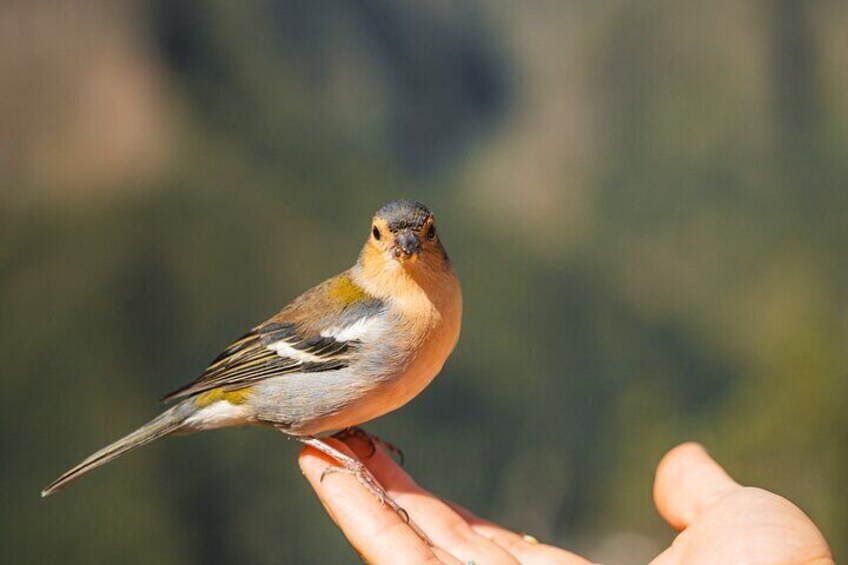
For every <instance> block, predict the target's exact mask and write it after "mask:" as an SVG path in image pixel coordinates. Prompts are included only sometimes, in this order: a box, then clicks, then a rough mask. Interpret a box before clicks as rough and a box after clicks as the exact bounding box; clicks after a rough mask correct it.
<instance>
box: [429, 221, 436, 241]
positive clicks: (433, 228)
mask: <svg viewBox="0 0 848 565" xmlns="http://www.w3.org/2000/svg"><path fill="white" fill-rule="evenodd" d="M435 237H436V224H430V228H429V229H428V230H427V239H434V238H435Z"/></svg>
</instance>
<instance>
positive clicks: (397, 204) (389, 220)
mask: <svg viewBox="0 0 848 565" xmlns="http://www.w3.org/2000/svg"><path fill="white" fill-rule="evenodd" d="M375 216H377V217H378V218H382V219H383V221H384V222H386V225H388V226H389V230H390V231H392V232H396V231H398V230H402V229H413V230H419V229H421V226H423V225H424V222H426V221H427V218H429V217H430V210H428V209H427V207H426V206H424V205H423V204H421V203H420V202H416V201H415V200H392V201H391V202H389V203H388V204H385V205H384V206H383V207H382V208H380V209H379V210H377V213H376V214H375Z"/></svg>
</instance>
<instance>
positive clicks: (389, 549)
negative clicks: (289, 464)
mask: <svg viewBox="0 0 848 565" xmlns="http://www.w3.org/2000/svg"><path fill="white" fill-rule="evenodd" d="M326 441H327V442H328V443H332V445H333V447H335V448H337V449H341V450H343V451H344V452H346V453H350V450H349V449H347V448H346V447H345V446H344V445H343V444H342V443H341V442H337V441H333V440H326ZM299 463H300V468H301V470H302V471H303V474H304V475H305V476H306V478H307V480H308V481H309V484H310V485H312V488H313V489H315V492H316V493H317V494H318V498H319V499H320V500H321V503H322V504H323V505H324V507H325V508H326V509H327V512H328V513H329V514H330V516H331V517H332V519H333V520H334V521H335V522H336V524H338V526H339V528H341V530H342V532H344V534H345V536H346V537H347V539H348V541H350V543H351V544H352V545H353V547H354V548H355V549H356V551H358V552H359V553H360V554H361V555H362V557H363V558H364V559H365V560H366V561H367V562H369V563H374V564H377V565H380V564H383V563H415V564H422V565H423V564H427V565H430V564H433V565H435V564H437V563H451V561H449V560H448V557H449V556H447V555H441V556H440V557H437V556H436V554H435V553H434V552H433V550H432V548H430V547H429V546H428V545H427V544H425V543H424V542H423V541H422V540H421V538H419V537H418V536H417V535H416V534H415V532H413V531H412V529H411V528H410V527H409V526H408V525H407V524H406V523H405V522H404V521H403V520H402V519H401V518H400V517H399V516H398V515H397V514H396V513H394V512H392V511H391V510H390V509H388V508H387V507H384V506H381V505H380V503H379V501H377V499H376V498H374V496H373V495H371V493H369V492H368V491H366V490H365V489H364V488H362V486H361V485H360V484H359V482H358V481H357V480H356V478H354V477H352V476H350V475H347V474H344V473H333V474H330V475H326V476H325V478H324V480H323V481H322V480H321V475H322V474H323V473H324V471H325V470H326V468H327V466H328V465H334V464H335V461H333V460H332V459H330V458H329V457H327V456H325V455H324V454H323V453H320V452H318V451H316V450H314V449H312V448H310V447H307V448H304V449H303V450H302V451H301V453H300V457H299ZM453 563H459V561H456V560H454V561H453Z"/></svg>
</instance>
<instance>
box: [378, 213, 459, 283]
mask: <svg viewBox="0 0 848 565" xmlns="http://www.w3.org/2000/svg"><path fill="white" fill-rule="evenodd" d="M362 260H364V261H374V262H381V263H383V266H384V267H393V268H396V267H401V268H403V269H405V270H410V271H414V270H417V269H422V268H429V269H430V270H441V269H445V268H447V267H448V266H449V261H448V256H447V253H446V252H445V249H444V247H442V243H441V241H440V239H439V235H438V234H437V233H436V222H435V218H433V214H431V213H430V210H428V209H427V207H426V206H424V205H423V204H421V203H420V202H416V201H414V200H392V201H391V202H389V203H388V204H386V205H384V206H383V207H382V208H380V209H379V210H377V212H376V213H375V214H374V217H373V218H372V220H371V233H370V234H369V237H368V241H367V242H366V243H365V249H364V251H363V256H362Z"/></svg>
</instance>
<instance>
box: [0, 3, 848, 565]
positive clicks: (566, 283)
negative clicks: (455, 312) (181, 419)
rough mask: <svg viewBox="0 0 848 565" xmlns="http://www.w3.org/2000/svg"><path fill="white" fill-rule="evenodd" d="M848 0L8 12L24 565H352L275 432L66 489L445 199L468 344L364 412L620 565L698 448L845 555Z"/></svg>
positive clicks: (4, 338) (10, 246)
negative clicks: (237, 348)
mask: <svg viewBox="0 0 848 565" xmlns="http://www.w3.org/2000/svg"><path fill="white" fill-rule="evenodd" d="M846 29H848V3H846V2H844V1H836V0H818V1H814V2H796V1H793V0H756V1H754V0H716V1H714V2H674V1H672V0H665V1H661V0H647V1H644V2H632V1H626V0H605V1H600V2H579V1H569V2H521V3H517V2H507V1H492V2H483V1H478V2H462V3H458V2H457V3H453V2H426V3H425V2H411V1H410V2H389V1H388V0H360V1H358V2H343V1H307V0H300V1H294V2H284V1H281V2H270V1H261V2H244V3H235V2H225V1H209V2H166V1H162V2H154V3H141V2H132V1H122V2H107V1H106V0H100V1H91V2H85V3H59V2H56V3H52V2H43V1H36V2H23V1H7V2H3V3H1V4H0V331H2V335H0V358H2V360H3V365H2V371H0V385H2V391H3V394H2V396H0V430H2V438H3V439H2V449H3V452H2V455H3V463H2V483H0V484H2V487H0V488H2V508H0V531H2V543H0V560H2V561H3V562H4V563H59V562H61V563H116V562H121V563H127V564H130V563H153V562H158V563H220V564H226V563H259V564H261V563H341V562H348V563H354V562H357V557H356V555H355V554H354V553H353V552H352V551H351V550H350V549H349V548H348V547H347V545H346V543H345V542H344V539H343V538H342V536H341V535H340V534H339V533H338V532H337V531H336V530H335V528H334V527H333V526H332V525H331V522H330V520H329V519H328V518H327V517H326V516H325V515H324V513H323V511H322V510H321V508H320V507H319V504H318V503H317V502H316V500H315V499H314V497H313V495H312V494H311V492H310V491H309V489H308V487H307V485H306V483H305V481H304V480H303V478H302V477H301V475H300V474H299V472H298V469H297V465H296V454H297V450H298V446H297V445H295V444H294V443H292V442H290V441H286V440H285V439H284V438H282V437H281V436H280V435H279V434H275V433H273V432H271V431H266V430H258V429H248V430H224V431H218V432H212V433H208V434H201V435H198V436H193V437H190V438H175V439H169V440H166V441H163V442H160V443H157V444H155V445H153V446H150V447H147V448H145V449H143V450H141V451H139V452H136V453H134V454H132V455H131V456H128V457H126V458H125V459H122V460H120V461H118V462H116V463H114V464H112V465H110V466H108V467H107V468H104V469H103V470H100V471H98V472H96V473H94V474H93V475H91V476H90V477H87V478H86V479H85V480H83V481H81V482H80V483H78V484H76V485H74V486H73V488H70V489H68V490H67V491H65V492H62V493H61V494H60V495H58V496H56V497H55V498H51V499H49V500H46V501H41V500H40V499H39V496H38V493H39V490H40V489H41V487H43V486H44V485H45V484H46V483H47V482H48V481H50V480H51V479H53V478H55V476H56V475H57V474H58V473H60V472H61V471H63V470H65V469H66V468H67V467H68V466H69V465H71V464H73V463H76V462H77V461H78V460H79V459H81V458H82V457H83V456H85V455H87V454H89V453H90V452H91V451H93V450H94V449H96V448H99V447H101V446H102V445H104V444H105V443H107V442H109V441H111V440H113V439H115V438H117V437H118V436H120V435H123V434H124V433H125V432H127V431H129V430H131V429H133V428H134V427H135V426H137V425H139V424H141V423H142V422H144V421H146V420H147V419H148V418H150V417H152V416H153V415H155V414H156V413H157V411H158V410H159V409H160V406H159V405H158V404H157V402H156V400H157V399H158V398H159V397H160V396H161V395H162V394H163V393H165V392H167V391H170V390H172V389H174V388H175V387H177V386H179V385H181V384H184V383H185V382H187V381H189V380H191V379H193V378H194V377H195V376H196V375H197V374H198V373H199V372H200V371H201V370H202V369H203V367H204V366H205V364H206V363H207V362H208V361H210V360H211V359H212V358H213V357H214V356H215V355H216V354H217V353H218V351H219V350H220V349H221V348H223V347H224V346H225V345H226V344H227V342H228V341H229V340H230V339H232V338H235V337H237V336H239V335H240V334H241V333H242V331H243V330H244V329H245V328H247V327H249V326H251V325H253V324H255V323H257V322H259V321H261V320H263V319H265V318H266V317H267V316H268V315H270V314H271V313H273V312H275V311H276V309H278V308H279V307H281V306H283V305H284V304H285V303H287V302H288V301H289V300H290V299H292V298H293V297H294V296H296V295H297V294H298V293H299V292H301V291H303V290H304V289H306V288H308V287H309V286H311V285H312V284H314V283H316V282H318V281H320V280H323V279H324V278H326V277H328V276H330V275H332V274H334V273H336V272H338V271H340V270H342V269H344V268H346V267H348V266H349V265H350V264H351V263H352V261H353V259H354V257H355V256H356V253H357V251H358V249H359V247H360V245H361V243H362V241H364V238H365V237H366V236H367V234H368V228H369V218H370V215H371V213H372V212H373V210H374V209H376V208H377V207H378V206H379V205H380V204H382V203H383V201H385V200H387V199H390V198H396V197H415V198H418V199H420V200H422V201H424V202H426V203H427V204H428V205H429V206H430V207H431V208H432V209H433V210H434V211H435V212H436V214H437V216H438V218H439V222H440V230H441V233H442V236H443V239H444V241H445V242H446V245H447V247H448V249H449V251H450V253H451V255H452V258H453V259H454V262H455V265H456V268H457V270H458V272H459V274H460V276H461V278H462V280H463V282H464V291H465V301H466V311H465V318H464V331H463V335H462V338H461V340H460V343H459V346H458V348H457V351H456V352H455V354H454V355H453V357H452V358H451V359H450V361H449V362H448V364H447V366H446V368H445V370H444V372H443V374H442V375H441V376H440V378H439V379H437V380H436V381H435V383H434V385H433V386H432V387H430V388H429V389H428V390H427V391H426V392H425V393H424V394H422V395H421V397H419V398H418V399H417V400H416V401H414V402H413V403H412V404H410V405H409V406H407V407H406V408H405V409H403V410H401V411H399V412H397V413H395V414H392V415H390V416H387V417H385V418H383V419H382V420H380V421H378V422H376V423H373V424H372V425H370V427H369V429H370V430H372V431H373V432H375V433H378V434H380V435H382V436H384V437H386V438H388V439H390V440H391V441H393V442H395V443H397V444H398V445H400V446H402V447H403V448H404V450H405V452H406V455H407V468H408V469H410V470H411V472H412V473H413V474H414V475H415V476H416V477H417V478H418V479H419V481H420V482H421V483H422V484H423V485H424V486H426V487H428V488H430V489H433V490H435V491H437V492H439V493H441V494H443V495H444V496H446V497H448V498H450V499H453V500H455V501H457V502H459V503H461V504H463V505H466V506H468V507H470V508H472V509H474V510H475V511H476V512H478V513H480V514H482V515H484V516H487V517H490V518H491V519H494V520H497V521H500V522H503V523H504V524H505V525H507V526H509V527H512V528H515V529H517V530H522V531H529V532H532V533H533V534H534V535H536V536H537V537H539V538H541V539H543V540H546V541H550V542H553V543H556V544H560V545H563V546H566V547H568V548H570V549H573V550H575V551H578V552H581V553H584V554H585V555H587V556H588V557H590V558H591V559H594V560H597V561H604V562H610V563H644V562H646V561H647V560H648V559H649V558H650V557H651V556H653V555H655V554H656V553H658V552H659V551H660V550H661V549H662V548H663V547H664V546H665V545H666V544H668V543H669V541H670V540H671V538H672V532H671V531H670V529H669V528H668V527H667V526H666V525H664V524H663V522H662V521H661V520H660V518H659V517H658V516H657V514H656V512H655V510H654V509H653V504H652V502H651V497H650V493H651V483H652V478H653V471H654V468H655V465H656V463H657V462H658V461H659V459H660V457H661V456H662V455H663V453H665V451H667V450H668V449H669V448H671V447H672V446H673V445H675V444H676V443H677V442H680V441H682V440H686V439H696V440H699V441H702V442H704V443H705V444H706V445H707V447H708V448H709V449H710V450H711V451H712V453H713V454H714V455H715V456H716V457H717V458H718V459H719V460H720V461H721V462H723V463H724V464H725V465H726V467H727V468H728V470H729V471H730V472H731V473H732V474H733V475H734V476H736V477H737V478H738V479H739V480H740V481H741V482H744V483H749V484H757V485H760V486H763V487H766V488H769V489H773V490H776V491H778V492H780V493H782V494H783V495H785V496H787V497H788V498H790V499H792V500H794V501H796V502H797V503H798V504H799V505H800V506H801V507H802V508H803V509H804V510H805V511H807V512H808V513H809V514H810V515H811V516H812V517H813V519H814V520H815V521H816V522H817V523H818V524H819V525H820V526H821V528H822V529H823V531H824V532H825V535H826V536H827V537H828V539H829V540H830V541H831V543H832V545H833V549H834V551H835V552H836V553H837V555H841V556H842V557H844V556H845V555H848V530H846V528H845V524H846V523H848V495H846V488H845V480H846V478H848V409H846V400H848V384H846V381H848V360H847V359H848V358H846V345H848V253H846V242H848V159H847V158H846V155H848V104H846V95H845V93H846V92H848V42H846V34H845V30H846Z"/></svg>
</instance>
